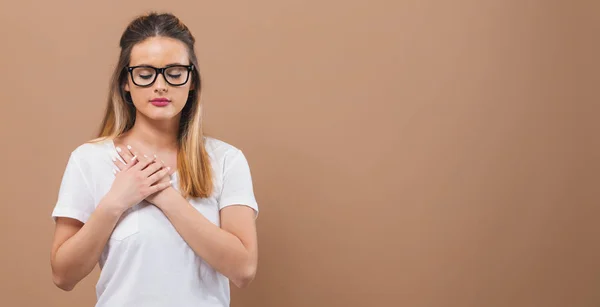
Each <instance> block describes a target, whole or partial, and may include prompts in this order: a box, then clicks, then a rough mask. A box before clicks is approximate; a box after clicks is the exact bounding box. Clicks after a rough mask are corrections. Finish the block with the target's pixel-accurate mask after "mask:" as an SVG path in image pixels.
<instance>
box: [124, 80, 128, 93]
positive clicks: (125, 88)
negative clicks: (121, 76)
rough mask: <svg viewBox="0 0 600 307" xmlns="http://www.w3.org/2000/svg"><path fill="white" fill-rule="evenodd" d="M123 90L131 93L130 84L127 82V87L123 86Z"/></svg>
mask: <svg viewBox="0 0 600 307" xmlns="http://www.w3.org/2000/svg"><path fill="white" fill-rule="evenodd" d="M123 89H124V90H125V91H126V92H129V82H125V85H124V86H123Z"/></svg>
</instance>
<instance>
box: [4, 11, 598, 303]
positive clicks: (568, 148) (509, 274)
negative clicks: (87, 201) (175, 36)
mask: <svg viewBox="0 0 600 307" xmlns="http://www.w3.org/2000/svg"><path fill="white" fill-rule="evenodd" d="M166 3H167V2H165V1H109V2H106V1H94V2H88V1H70V2H69V1H64V0H62V1H35V2H34V1H11V2H8V1H3V2H2V4H1V5H0V28H1V29H2V37H1V46H2V48H1V49H0V52H1V53H0V54H1V56H0V67H1V68H2V73H1V74H0V88H1V89H2V92H1V94H0V95H1V96H0V97H1V99H2V101H1V108H2V109H1V111H0V116H1V123H2V124H1V125H2V126H1V127H0V128H1V129H0V135H1V137H2V138H1V140H2V156H1V158H2V163H3V169H4V172H3V173H4V176H2V178H3V179H2V182H1V187H2V188H1V189H2V194H1V196H2V201H1V202H0V206H2V207H1V212H2V214H1V216H0V240H1V248H2V250H1V252H0V270H1V271H0V306H10V307H16V306H45V307H53V306H57V307H58V306H60V307H68V306H78V307H79V306H93V304H94V301H95V292H94V291H95V290H94V285H95V283H96V280H97V276H98V271H97V270H96V271H95V272H94V273H93V274H91V275H90V276H89V277H88V278H86V279H85V280H84V281H83V282H81V283H80V284H79V285H78V286H77V287H76V289H75V290H74V291H72V292H68V293H67V292H62V291H61V290H59V289H58V288H56V287H55V286H54V285H53V284H52V280H51V274H50V265H49V254H50V244H51V239H52V232H53V223H52V222H51V219H50V213H51V210H52V208H53V206H54V202H55V200H56V196H57V192H58V187H59V183H60V179H61V176H62V172H63V170H64V167H65V164H66V161H67V158H68V154H69V152H70V151H71V150H72V149H74V148H75V147H76V146H78V145H79V144H81V143H82V142H84V141H86V140H87V139H90V138H91V137H93V133H95V131H96V129H97V127H98V124H99V122H100V118H101V114H102V112H103V110H104V106H105V98H106V92H107V89H108V78H109V74H110V72H111V70H112V68H113V65H114V64H115V62H116V59H117V54H118V53H117V52H118V49H117V46H118V39H119V36H120V34H121V32H122V31H123V29H124V27H125V25H126V24H127V22H129V20H131V18H133V17H134V16H135V15H137V14H139V13H143V12H145V11H147V10H149V9H155V10H159V11H162V10H168V11H171V12H174V13H175V14H177V15H178V16H179V17H180V18H181V19H182V20H183V21H184V22H185V23H186V24H187V25H188V26H189V27H190V28H191V30H192V32H193V34H194V35H195V36H196V38H197V41H198V42H197V49H198V56H199V60H200V65H201V71H202V73H203V78H204V91H203V94H202V99H203V101H204V103H205V105H206V116H207V117H206V125H207V128H208V131H209V132H210V133H211V135H213V136H215V137H218V138H221V139H223V140H225V141H227V142H230V143H232V144H234V145H236V146H237V147H239V148H241V149H243V150H244V152H245V153H246V154H247V156H248V159H249V161H250V164H251V169H252V172H253V176H254V179H255V188H256V195H257V198H258V200H259V202H260V205H261V210H262V211H261V216H260V217H259V220H258V230H259V240H260V241H259V242H260V262H259V271H258V274H257V277H256V280H255V281H254V283H253V284H252V285H251V286H250V287H249V288H247V289H244V290H237V289H234V290H233V298H232V306H234V307H241V306H245V307H251V306H252V307H258V306H277V307H279V306H285V307H296V306H346V307H353V306H411V307H421V306H423V307H425V306H456V307H464V306H488V307H493V306H519V307H520V306H545V307H549V306H557V307H559V306H560V307H563V306H565V307H566V306H590V307H592V306H600V292H599V289H600V248H599V247H598V242H599V240H598V239H599V236H598V235H599V232H600V225H599V223H598V222H597V221H598V217H599V214H600V208H599V207H598V196H600V195H599V194H600V192H599V191H600V190H599V189H598V185H599V177H598V171H599V170H600V167H599V164H598V158H600V141H598V137H597V136H596V134H597V133H596V132H597V131H598V129H599V128H600V127H599V126H600V124H599V123H598V115H599V111H600V107H599V106H598V101H599V100H598V95H597V89H596V88H597V87H596V86H597V84H598V82H599V81H600V80H599V78H598V74H599V71H600V65H599V64H598V63H599V61H598V60H597V59H598V56H599V55H600V47H599V44H598V39H599V37H600V36H599V33H600V27H599V25H600V22H599V20H600V19H599V17H600V16H599V12H600V5H599V3H598V2H597V1H595V3H594V1H588V2H583V1H541V0H539V1H516V0H515V1H475V0H470V1H469V0H459V1H416V0H415V1H356V0H347V1H333V0H321V1H275V0H263V1H220V2H219V1H179V2H171V3H170V4H168V5H167V4H166Z"/></svg>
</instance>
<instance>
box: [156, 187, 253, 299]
mask: <svg viewBox="0 0 600 307" xmlns="http://www.w3.org/2000/svg"><path fill="white" fill-rule="evenodd" d="M176 193H177V192H176ZM163 203H164V204H163V205H161V206H160V208H161V210H162V211H163V212H164V214H165V215H166V216H167V218H168V219H169V220H170V221H171V224H173V226H174V227H175V229H176V230H177V232H178V233H179V234H180V235H181V236H182V238H183V239H184V240H185V241H186V242H187V243H188V245H189V246H190V247H191V248H192V250H194V252H195V253H196V254H197V255H198V256H200V257H201V258H202V259H203V260H204V261H206V262H207V263H208V264H209V265H210V266H212V267H213V268H214V269H215V270H217V271H219V272H220V273H221V274H223V275H225V276H226V277H227V278H229V279H230V280H231V281H232V282H233V283H234V284H235V285H236V286H238V287H242V286H243V285H245V284H247V282H248V279H249V276H252V275H253V272H254V270H255V268H254V267H253V266H254V265H253V263H254V261H252V259H251V256H250V255H251V253H250V252H249V251H248V249H247V248H246V247H245V246H244V244H243V243H242V241H241V240H240V239H239V238H238V237H236V236H235V235H233V234H231V233H229V232H227V231H225V230H223V229H221V228H220V227H219V226H217V225H215V224H213V223H212V222H210V221H209V220H208V219H206V218H205V217H204V216H203V215H202V214H201V213H200V212H199V211H198V210H196V209H195V208H194V207H193V206H192V205H191V204H190V203H189V202H188V201H187V200H186V199H185V198H183V197H181V195H174V196H172V197H170V198H169V201H163Z"/></svg>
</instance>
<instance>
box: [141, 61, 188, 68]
mask: <svg viewBox="0 0 600 307" xmlns="http://www.w3.org/2000/svg"><path fill="white" fill-rule="evenodd" d="M172 65H184V66H188V65H190V64H182V63H178V62H175V63H169V64H167V65H165V67H166V66H172ZM131 66H152V67H155V66H154V65H150V64H144V63H142V64H137V65H131Z"/></svg>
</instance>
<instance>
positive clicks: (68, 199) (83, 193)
mask: <svg viewBox="0 0 600 307" xmlns="http://www.w3.org/2000/svg"><path fill="white" fill-rule="evenodd" d="M94 209H95V204H94V198H93V197H92V193H91V190H90V188H89V185H88V182H87V181H86V178H85V176H84V174H83V172H82V171H81V167H80V165H79V161H78V159H77V156H76V154H75V152H72V153H71V155H70V157H69V160H68V162H67V166H66V168H65V171H64V173H63V177H62V181H61V184H60V188H59V191H58V199H57V201H56V205H55V207H54V210H53V211H52V219H53V220H54V221H55V222H56V218H57V217H69V218H73V219H76V220H79V221H81V222H82V223H85V222H86V221H87V220H88V218H89V217H90V215H91V214H92V212H93V211H94Z"/></svg>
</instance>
